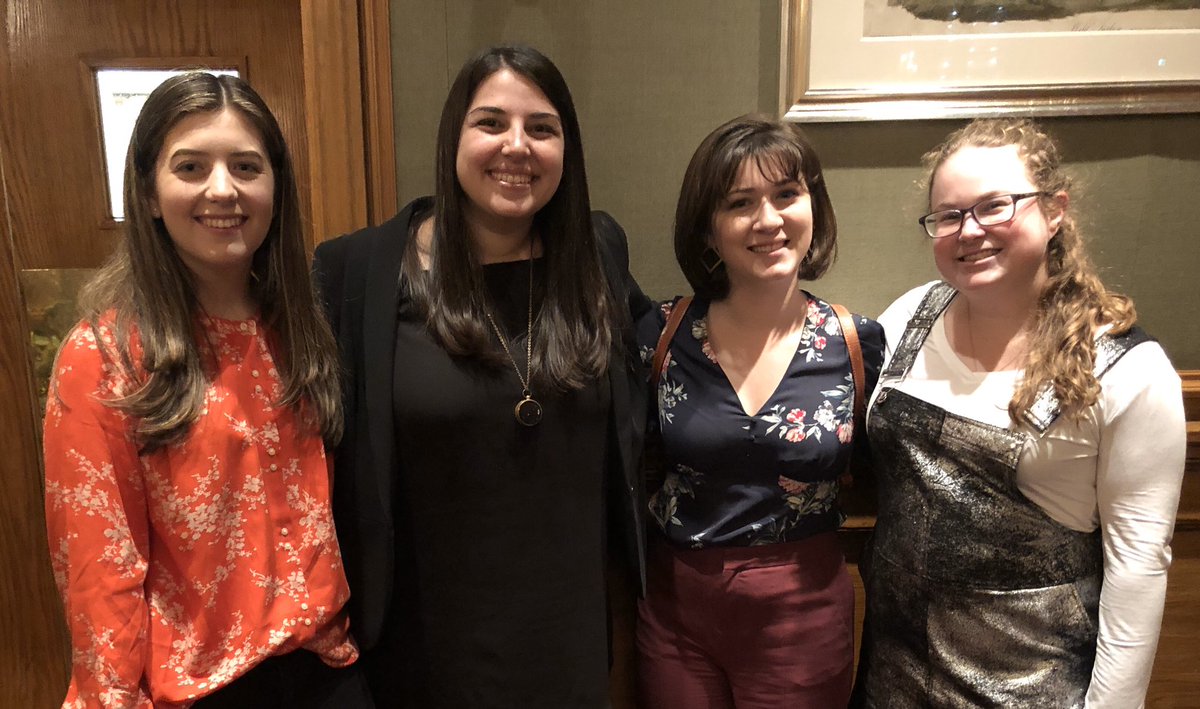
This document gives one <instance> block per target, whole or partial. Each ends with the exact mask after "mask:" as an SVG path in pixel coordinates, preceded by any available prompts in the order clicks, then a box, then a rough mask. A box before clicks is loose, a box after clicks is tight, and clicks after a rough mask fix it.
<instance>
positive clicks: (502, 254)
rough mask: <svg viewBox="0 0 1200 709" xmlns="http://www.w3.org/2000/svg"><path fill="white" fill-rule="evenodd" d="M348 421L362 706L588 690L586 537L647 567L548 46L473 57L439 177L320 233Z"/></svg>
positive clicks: (612, 339)
mask: <svg viewBox="0 0 1200 709" xmlns="http://www.w3.org/2000/svg"><path fill="white" fill-rule="evenodd" d="M315 269H316V272H317V278H318V281H319V284H320V287H321V289H322V293H323V296H324V299H325V302H326V304H327V308H328V312H329V317H330V320H331V322H332V325H333V327H334V331H335V332H336V333H337V337H338V340H339V344H340V348H341V353H342V360H343V365H344V367H345V369H346V373H347V376H348V381H347V386H346V390H347V393H346V396H347V401H346V407H345V409H346V417H347V419H346V435H345V437H344V439H343V443H342V445H341V446H340V447H339V448H338V449H337V451H336V455H335V466H336V467H335V488H334V513H335V518H336V522H337V528H338V536H339V539H340V542H341V544H342V550H343V556H344V558H345V563H346V571H347V576H348V578H349V580H350V588H351V601H350V613H351V621H352V628H353V632H354V634H355V637H357V638H358V640H359V643H360V645H361V649H362V651H363V653H364V654H363V657H364V662H365V666H366V667H367V671H368V673H369V676H370V679H371V684H372V688H373V691H374V693H375V698H376V702H377V703H378V704H379V705H380V706H414V707H422V708H426V707H430V708H432V707H443V706H444V707H458V706H489V707H504V706H514V707H516V706H520V707H539V706H545V707H556V708H558V707H601V706H607V703H608V677H607V668H608V657H609V643H608V626H607V621H606V618H607V602H606V598H605V563H606V553H607V552H608V551H611V552H613V556H618V557H623V558H625V559H626V560H627V564H628V567H629V571H630V573H631V574H632V576H633V578H636V579H638V580H639V581H640V580H643V579H644V569H643V558H644V538H643V525H642V511H643V510H644V509H645V504H644V500H643V499H642V498H643V495H644V493H643V488H642V485H641V483H640V480H639V474H638V468H637V462H638V455H639V454H640V447H641V437H642V430H641V425H642V422H643V421H644V420H645V416H644V410H645V408H644V407H645V402H644V397H645V394H644V387H643V385H642V384H641V379H640V377H639V372H638V370H637V369H636V367H635V365H634V364H633V363H634V362H635V361H636V358H635V356H634V354H633V350H634V346H633V344H632V343H633V339H632V327H631V322H632V321H631V318H630V315H631V313H632V314H633V315H634V316H637V315H640V314H641V313H642V312H644V311H645V310H646V309H647V308H649V306H650V304H649V301H648V300H647V299H646V298H645V296H644V295H643V294H642V293H641V291H640V290H639V289H638V287H637V284H636V283H634V281H633V279H632V278H631V277H630V275H629V272H628V253H627V249H626V243H625V235H624V233H623V232H622V230H621V228H620V227H619V226H618V225H617V223H616V222H615V221H614V220H613V219H612V218H611V217H609V216H608V215H606V214H604V213H601V212H595V213H593V212H591V211H590V207H589V201H588V192H587V181H586V177H585V174H584V161H583V147H582V142H581V140H580V135H579V124H578V119H577V118H576V114H575V110H574V106H573V103H572V100H571V96H570V93H569V92H568V90H567V87H566V84H565V82H564V81H563V78H562V76H561V75H560V74H559V72H558V70H557V69H556V68H555V66H554V65H553V63H551V62H550V60H549V59H547V58H546V57H545V56H543V55H541V54H540V53H538V52H537V51H536V50H533V49H530V48H527V47H494V48H490V49H488V50H485V51H483V52H481V53H480V54H478V55H476V56H475V57H474V58H472V59H471V60H469V61H468V62H467V64H466V65H464V67H463V68H462V70H461V71H460V73H459V75H458V77H457V78H456V79H455V81H454V84H453V86H452V87H451V89H450V93H449V96H448V97H447V99H446V103H445V106H444V108H443V111H442V117H441V123H440V126H439V130H438V159H437V194H436V196H434V197H426V198H422V199H418V200H415V201H414V202H412V203H411V204H409V205H408V206H406V207H405V208H404V209H403V210H402V211H401V212H400V214H398V215H397V216H396V217H394V218H393V219H391V220H390V221H388V222H387V223H385V224H383V225H381V226H378V227H373V228H368V229H364V230H361V231H359V232H356V233H354V234H351V235H348V236H344V237H341V238H339V239H335V240H333V241H330V242H327V243H325V244H322V245H321V246H320V247H319V248H318V249H317V253H316V264H315Z"/></svg>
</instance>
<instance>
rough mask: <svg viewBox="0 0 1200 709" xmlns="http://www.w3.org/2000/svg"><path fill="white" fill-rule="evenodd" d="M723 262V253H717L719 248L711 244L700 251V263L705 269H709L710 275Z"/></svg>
mask: <svg viewBox="0 0 1200 709" xmlns="http://www.w3.org/2000/svg"><path fill="white" fill-rule="evenodd" d="M723 263H725V261H724V260H723V259H722V258H721V254H719V253H717V250H716V249H714V248H713V247H711V246H708V247H705V249H704V251H702V252H701V253H700V265H701V266H704V270H705V271H708V274H709V275H710V276H711V275H712V273H713V271H715V270H717V269H718V268H720V267H721V264H723Z"/></svg>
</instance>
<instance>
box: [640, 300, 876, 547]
mask: <svg viewBox="0 0 1200 709" xmlns="http://www.w3.org/2000/svg"><path fill="white" fill-rule="evenodd" d="M806 295H808V316H807V318H806V321H805V324H804V332H803V333H802V335H801V338H800V346H799V348H798V349H797V350H796V355H795V356H794V357H793V358H792V362H791V364H790V365H788V369H787V372H786V374H785V375H784V377H783V379H782V381H780V383H779V385H778V387H777V388H776V389H775V391H774V393H772V394H771V397H770V398H769V399H768V400H767V402H766V403H765V404H764V405H763V407H762V409H761V410H760V411H758V412H757V413H756V414H755V415H754V416H749V415H747V414H746V413H745V411H744V410H743V408H742V404H741V400H740V399H738V396H737V392H736V391H734V389H733V386H732V385H731V384H730V383H729V380H728V379H727V378H726V377H725V372H724V371H723V370H722V369H721V367H720V365H719V364H718V363H717V359H716V357H715V355H714V354H713V352H712V348H711V347H710V346H709V343H708V305H709V304H708V302H706V301H703V300H701V299H699V298H697V299H695V300H694V301H692V304H691V306H690V307H689V308H688V312H687V313H686V314H685V315H684V318H683V320H682V321H681V322H680V324H679V329H678V330H677V331H676V332H675V337H674V338H673V339H672V341H671V349H670V353H669V356H668V359H667V364H666V367H665V370H666V371H665V372H664V373H663V375H662V376H661V377H660V378H659V383H658V392H657V395H658V396H657V398H658V406H657V412H656V413H655V412H653V411H652V413H651V422H650V427H649V428H650V435H652V436H653V435H656V434H657V435H660V436H661V439H660V440H661V444H662V452H663V459H664V460H663V463H664V468H665V470H664V471H663V472H664V474H665V480H664V481H663V483H662V486H661V487H660V488H659V489H658V490H656V491H652V496H651V499H650V510H651V512H652V513H653V516H654V519H655V520H656V521H657V522H658V526H659V528H660V529H661V530H662V531H663V533H664V534H666V536H667V539H668V540H669V541H670V542H671V543H672V544H673V545H675V546H678V547H683V548H695V549H699V548H703V547H710V546H753V545H760V544H774V543H778V542H788V541H795V540H797V539H801V538H804V537H807V536H810V535H812V534H816V533H818V532H825V531H830V530H833V529H836V528H837V527H838V526H839V525H840V524H841V518H840V514H839V512H838V510H837V504H836V503H837V495H838V477H839V476H840V475H841V473H842V472H843V470H844V469H845V467H846V463H847V462H848V458H847V456H848V455H849V454H850V445H851V440H852V439H854V438H861V439H865V436H858V435H857V432H855V431H854V423H853V419H854V411H853V408H854V391H853V386H854V385H853V376H852V375H851V373H850V356H849V353H848V351H847V349H846V341H845V339H844V338H843V337H842V332H841V327H840V326H839V324H838V319H837V316H836V315H834V313H833V309H832V308H830V306H829V304H828V303H826V302H825V301H823V300H819V299H817V298H814V297H813V296H812V295H809V294H807V293H806ZM676 301H678V298H676V300H675V301H671V302H668V303H663V304H662V306H661V307H660V308H658V309H655V310H653V311H651V312H649V313H647V314H646V316H645V317H643V318H642V319H641V321H640V322H639V323H638V344H639V346H640V351H641V353H642V357H643V359H644V360H645V361H646V362H647V363H649V362H650V361H651V360H652V359H653V357H654V348H655V346H656V345H657V344H658V338H659V334H660V333H661V332H662V328H663V326H664V325H665V324H666V319H667V317H668V316H669V314H670V312H671V309H672V308H673V307H674V304H675V302H676ZM854 321H855V324H856V325H857V326H858V327H857V329H858V336H859V340H860V342H861V343H862V350H863V364H864V368H865V370H866V380H867V387H868V390H867V391H866V392H864V396H865V398H866V399H867V400H869V399H870V394H871V390H872V389H874V387H875V383H876V382H877V381H878V379H879V370H880V368H881V366H882V363H883V347H884V339H883V328H882V327H881V326H880V325H879V323H877V322H875V321H874V320H869V319H867V318H864V317H861V316H858V315H855V316H854ZM857 454H858V453H856V455H857Z"/></svg>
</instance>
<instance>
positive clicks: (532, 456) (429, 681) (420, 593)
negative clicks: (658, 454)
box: [393, 261, 610, 709]
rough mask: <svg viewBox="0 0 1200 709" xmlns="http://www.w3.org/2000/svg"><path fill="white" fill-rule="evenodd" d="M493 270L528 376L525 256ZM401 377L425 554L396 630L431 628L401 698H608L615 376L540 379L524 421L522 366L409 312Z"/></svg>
mask: <svg viewBox="0 0 1200 709" xmlns="http://www.w3.org/2000/svg"><path fill="white" fill-rule="evenodd" d="M535 264H536V266H535V280H537V281H540V280H541V275H542V269H541V263H540V261H537V262H535ZM484 275H485V278H486V281H487V286H488V289H489V291H490V293H489V295H490V296H491V302H492V303H493V304H494V307H495V310H494V311H493V317H495V318H496V321H497V324H499V325H500V327H501V328H502V330H503V331H504V333H505V337H506V339H508V340H509V341H510V342H509V350H510V351H511V352H512V355H513V357H515V358H516V363H517V366H519V367H520V368H521V372H522V374H524V371H525V341H526V336H525V333H526V324H527V320H526V318H527V313H528V297H529V291H528V288H529V265H528V262H527V261H516V262H510V263H499V264H492V265H488V266H485V267H484ZM537 307H538V303H537V301H535V303H534V312H535V316H536V312H537ZM514 336H516V337H515V338H514ZM537 344H538V343H537V342H534V347H537ZM495 346H496V349H497V351H498V352H499V351H501V348H500V344H499V342H496V345H495ZM393 381H394V396H393V401H394V411H395V424H396V447H397V450H398V451H399V455H400V462H401V464H402V466H403V471H404V475H403V479H402V480H401V481H400V484H399V486H398V494H400V495H402V496H404V497H405V498H406V499H405V503H406V506H407V507H408V508H409V509H410V510H411V515H412V527H411V536H410V537H409V538H408V539H407V540H406V542H407V543H409V544H411V548H410V549H408V550H406V553H410V554H411V555H412V557H411V558H412V559H413V562H414V563H413V568H411V569H406V570H405V572H404V573H405V576H406V578H407V582H408V583H409V584H414V583H415V591H414V592H413V598H412V602H411V603H410V604H409V606H408V608H407V611H408V613H407V614H406V615H407V616H408V621H407V623H405V625H408V626H409V627H408V629H407V632H406V629H405V628H403V627H401V628H397V631H398V634H399V635H401V636H410V637H420V638H422V639H423V643H422V644H421V645H420V646H419V647H414V648H411V652H409V653H406V655H405V657H404V662H407V663H410V665H411V666H410V667H405V668H400V667H397V668H396V671H398V672H403V673H404V674H409V675H410V676H412V677H415V678H417V679H418V682H417V683H415V684H414V685H410V686H409V687H408V688H406V690H405V691H404V694H406V695H408V696H406V697H405V705H407V706H413V707H422V708H430V709H434V708H436V707H483V706H487V707H547V708H550V707H554V708H555V709H557V708H559V707H602V706H606V705H607V697H608V675H607V669H608V662H607V631H606V625H605V596H604V527H603V520H604V491H603V482H604V465H605V460H604V458H605V439H606V421H607V416H608V408H609V404H610V401H609V399H610V397H609V391H608V386H607V380H606V379H604V378H602V379H600V380H597V381H593V382H592V383H591V384H590V385H588V386H587V387H585V388H584V389H582V390H580V391H574V392H569V393H556V392H553V391H545V390H538V389H536V388H535V389H534V391H533V396H534V398H536V399H537V400H538V401H539V402H540V403H541V404H542V407H543V410H544V416H543V418H542V421H541V423H539V424H538V425H536V426H533V427H526V426H522V425H521V424H519V423H518V422H517V420H516V419H515V418H514V416H513V405H514V404H515V403H516V402H517V401H518V400H520V398H521V383H520V381H519V379H518V378H517V375H516V373H515V371H514V369H513V368H512V366H511V365H507V362H506V367H505V368H503V369H499V370H496V369H487V368H484V367H482V366H481V365H479V364H478V363H476V362H474V361H471V360H466V359H463V358H452V357H450V356H449V355H447V354H446V352H445V351H444V350H442V349H441V348H440V347H439V346H438V345H437V344H436V343H434V341H433V339H432V338H431V337H430V336H429V334H428V332H427V330H426V328H425V325H424V322H423V321H422V320H420V319H416V318H414V317H412V316H410V315H407V314H405V313H404V312H402V313H401V317H400V322H399V324H398V327H397V330H396V357H395V374H394V380H393ZM411 631H415V632H411Z"/></svg>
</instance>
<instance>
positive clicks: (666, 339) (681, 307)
mask: <svg viewBox="0 0 1200 709" xmlns="http://www.w3.org/2000/svg"><path fill="white" fill-rule="evenodd" d="M691 304H692V296H690V295H685V296H683V297H682V298H680V299H679V300H677V301H676V302H675V307H673V308H671V316H670V317H668V318H667V324H666V325H664V326H663V329H662V333H661V334H659V336H658V346H657V347H655V348H654V360H653V362H652V363H651V365H650V367H651V369H650V388H651V389H653V388H654V387H656V386H658V380H659V377H661V376H662V371H663V366H664V365H665V364H666V363H667V351H668V350H670V349H671V339H672V338H673V337H675V331H676V330H678V329H679V323H680V322H682V321H683V315H684V313H686V312H687V309H688V306H689V305H691ZM859 359H860V360H861V359H862V358H861V357H860V358H859Z"/></svg>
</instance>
